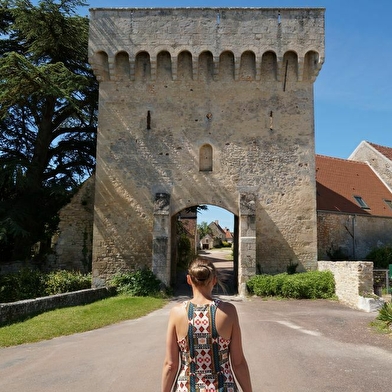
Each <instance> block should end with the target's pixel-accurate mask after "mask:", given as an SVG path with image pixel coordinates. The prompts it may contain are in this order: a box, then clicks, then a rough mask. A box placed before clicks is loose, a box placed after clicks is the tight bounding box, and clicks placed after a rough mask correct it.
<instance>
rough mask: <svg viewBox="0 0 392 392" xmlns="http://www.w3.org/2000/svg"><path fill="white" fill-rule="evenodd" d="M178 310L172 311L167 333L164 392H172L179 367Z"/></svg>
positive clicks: (163, 373)
mask: <svg viewBox="0 0 392 392" xmlns="http://www.w3.org/2000/svg"><path fill="white" fill-rule="evenodd" d="M177 312H178V310H177V309H176V308H173V309H171V311H170V317H169V324H168V327H167V333H166V355H165V360H164V363H163V369H162V389H161V390H162V392H170V391H171V390H172V388H173V384H174V379H175V377H176V375H177V371H178V366H179V348H178V344H177V333H176V314H177Z"/></svg>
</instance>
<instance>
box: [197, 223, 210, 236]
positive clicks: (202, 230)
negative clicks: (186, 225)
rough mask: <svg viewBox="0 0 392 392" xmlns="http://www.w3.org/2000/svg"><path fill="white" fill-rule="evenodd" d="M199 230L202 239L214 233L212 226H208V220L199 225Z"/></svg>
mask: <svg viewBox="0 0 392 392" xmlns="http://www.w3.org/2000/svg"><path fill="white" fill-rule="evenodd" d="M197 231H198V233H199V237H200V239H202V238H203V237H205V236H206V235H207V234H212V230H211V227H209V226H208V223H207V222H201V223H199V224H198V225H197Z"/></svg>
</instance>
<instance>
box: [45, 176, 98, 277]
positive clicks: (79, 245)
mask: <svg viewBox="0 0 392 392" xmlns="http://www.w3.org/2000/svg"><path fill="white" fill-rule="evenodd" d="M94 184H95V177H94V176H91V177H90V178H89V179H88V180H87V181H86V182H85V183H84V184H83V185H82V187H81V188H80V190H79V191H78V192H77V193H76V194H75V195H74V197H73V198H72V200H71V201H70V202H69V203H68V204H67V205H66V206H65V207H63V208H62V209H61V210H60V214H59V217H60V222H59V226H58V233H57V235H56V236H55V237H54V242H55V243H54V253H55V258H54V262H53V265H52V268H56V269H66V270H76V271H81V272H88V271H90V270H91V253H92V233H93V211H94Z"/></svg>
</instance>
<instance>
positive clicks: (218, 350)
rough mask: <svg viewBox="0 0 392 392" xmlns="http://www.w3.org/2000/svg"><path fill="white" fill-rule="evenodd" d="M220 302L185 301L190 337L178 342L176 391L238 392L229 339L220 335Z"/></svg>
mask: <svg viewBox="0 0 392 392" xmlns="http://www.w3.org/2000/svg"><path fill="white" fill-rule="evenodd" d="M219 303H220V301H219V300H214V301H211V303H210V304H207V305H201V306H199V305H194V304H192V302H190V301H185V302H184V306H185V307H186V310H187V314H188V334H187V336H186V337H185V338H183V339H181V340H180V341H178V342H177V343H178V346H179V349H180V355H181V366H180V370H179V373H178V376H177V380H176V384H175V389H174V391H175V392H215V391H219V392H237V391H238V388H237V385H236V384H235V380H234V377H233V373H232V371H231V366H230V361H229V345H230V339H223V338H222V337H221V336H219V335H218V332H217V330H216V326H215V314H216V309H217V307H218V306H219Z"/></svg>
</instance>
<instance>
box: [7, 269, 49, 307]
mask: <svg viewBox="0 0 392 392" xmlns="http://www.w3.org/2000/svg"><path fill="white" fill-rule="evenodd" d="M44 290H45V279H44V276H43V275H42V273H41V272H39V271H37V270H34V269H31V268H22V269H20V270H19V271H18V272H16V273H12V274H7V275H2V276H0V302H14V301H20V300H23V299H30V298H37V297H41V296H42V295H43V292H44Z"/></svg>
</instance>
